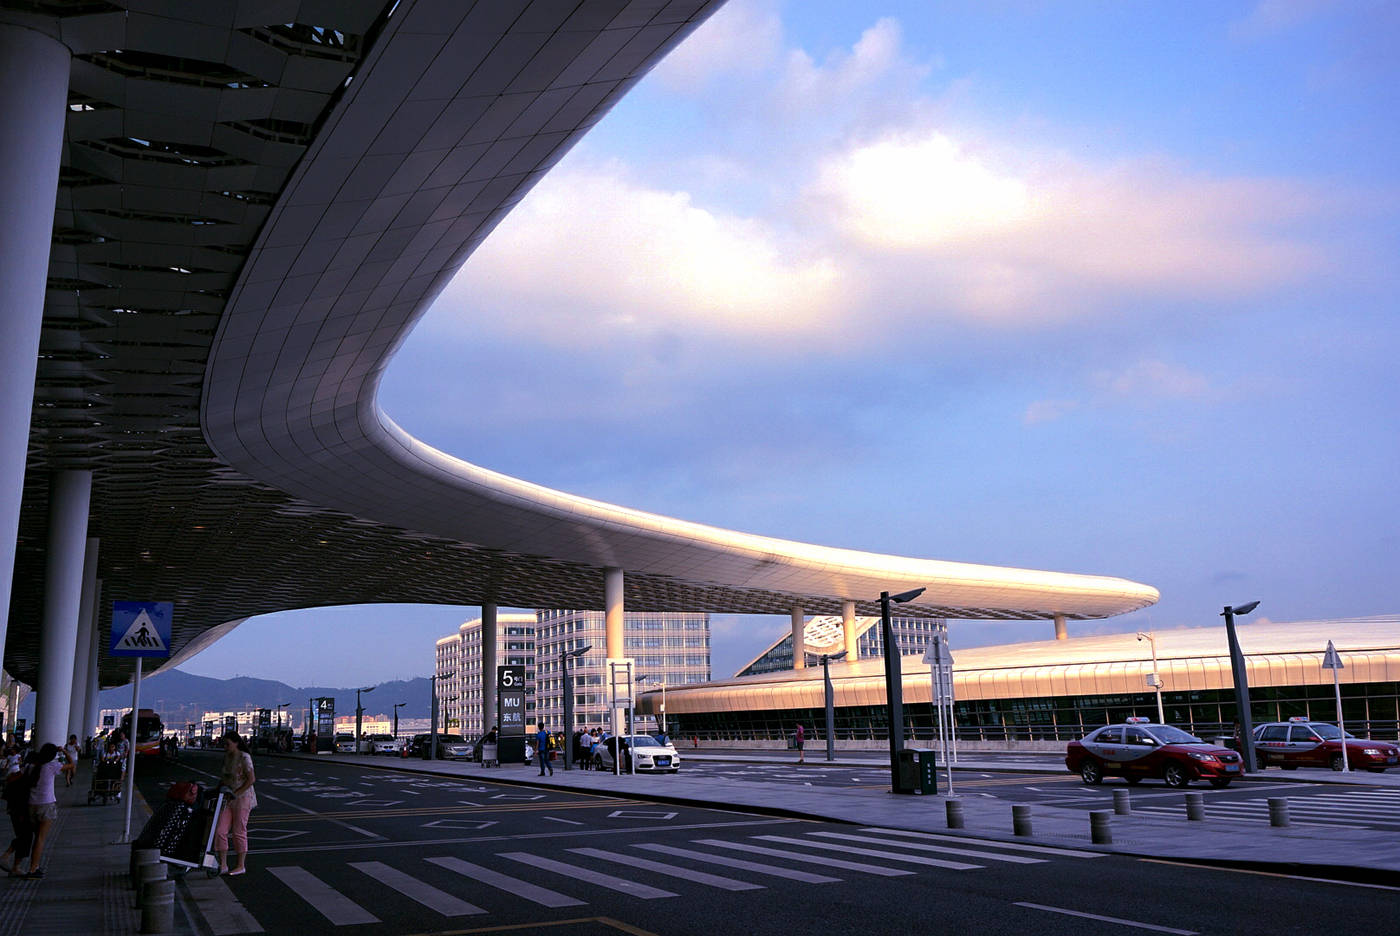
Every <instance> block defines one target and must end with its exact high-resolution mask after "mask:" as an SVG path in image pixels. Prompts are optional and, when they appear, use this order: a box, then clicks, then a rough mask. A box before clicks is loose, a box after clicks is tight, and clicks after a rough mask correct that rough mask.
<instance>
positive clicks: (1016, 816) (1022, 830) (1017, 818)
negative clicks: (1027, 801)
mask: <svg viewBox="0 0 1400 936" xmlns="http://www.w3.org/2000/svg"><path fill="white" fill-rule="evenodd" d="M1011 831H1012V833H1014V834H1016V835H1023V836H1029V835H1030V834H1031V808H1030V806H1027V805H1022V804H1017V805H1013V806H1012V807H1011Z"/></svg>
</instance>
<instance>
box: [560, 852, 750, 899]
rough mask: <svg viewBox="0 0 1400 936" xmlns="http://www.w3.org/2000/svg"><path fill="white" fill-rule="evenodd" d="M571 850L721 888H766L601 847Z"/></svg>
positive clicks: (731, 889)
mask: <svg viewBox="0 0 1400 936" xmlns="http://www.w3.org/2000/svg"><path fill="white" fill-rule="evenodd" d="M569 851H571V852H573V853H574V854H575V855H583V856H585V857H588V858H601V859H603V860H604V861H616V862H617V863H618V864H625V865H628V866H630V867H633V868H641V869H642V870H643V871H653V872H655V873H657V874H664V875H666V876H668V877H677V878H682V879H684V880H687V881H694V882H695V883H697V884H708V885H709V886H711V887H718V888H720V889H721V890H729V891H746V890H763V889H764V887H763V885H762V884H750V883H749V882H748V881H737V880H735V879H734V878H727V877H723V876H722V875H718V874H707V873H705V872H704V871H696V870H695V869H694V868H681V867H677V866H676V865H669V864H666V863H665V862H662V861H649V860H648V859H646V858H638V857H636V856H635V855H623V854H620V853H618V852H611V851H604V850H603V849H601V848H571V849H569Z"/></svg>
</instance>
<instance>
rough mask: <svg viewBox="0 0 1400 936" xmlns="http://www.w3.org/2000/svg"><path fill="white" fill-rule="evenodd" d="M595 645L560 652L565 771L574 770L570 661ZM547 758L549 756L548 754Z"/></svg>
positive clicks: (572, 689) (572, 688) (572, 692)
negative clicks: (562, 683) (562, 680)
mask: <svg viewBox="0 0 1400 936" xmlns="http://www.w3.org/2000/svg"><path fill="white" fill-rule="evenodd" d="M592 649H593V645H592V644H589V645H588V646H586V647H579V648H578V649H577V650H560V651H559V665H560V667H562V668H563V670H564V769H565V770H573V768H574V683H573V679H571V678H570V676H569V660H571V659H578V658H579V657H581V656H583V655H584V654H585V653H587V652H588V651H589V650H592ZM545 756H548V754H546V755H545Z"/></svg>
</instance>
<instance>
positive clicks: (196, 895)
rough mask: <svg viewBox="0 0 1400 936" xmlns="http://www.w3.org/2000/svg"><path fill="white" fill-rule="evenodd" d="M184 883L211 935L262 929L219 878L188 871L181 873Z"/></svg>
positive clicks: (260, 930)
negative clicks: (184, 873)
mask: <svg viewBox="0 0 1400 936" xmlns="http://www.w3.org/2000/svg"><path fill="white" fill-rule="evenodd" d="M185 886H186V887H188V888H189V892H190V897H191V899H193V901H194V905H195V909H196V910H198V911H199V914H200V915H201V916H202V917H204V922H205V923H206V924H208V926H209V931H210V932H211V933H212V934H213V936H234V934H235V933H261V932H263V928H262V926H261V925H260V924H259V923H258V921H257V920H256V919H254V918H253V915H252V914H251V913H249V912H248V911H247V910H246V909H244V907H243V904H241V903H240V902H239V901H238V898H237V897H234V896H233V891H231V890H229V887H228V884H227V883H225V881H224V879H223V878H217V877H215V878H211V877H206V876H204V875H202V874H189V875H186V876H185Z"/></svg>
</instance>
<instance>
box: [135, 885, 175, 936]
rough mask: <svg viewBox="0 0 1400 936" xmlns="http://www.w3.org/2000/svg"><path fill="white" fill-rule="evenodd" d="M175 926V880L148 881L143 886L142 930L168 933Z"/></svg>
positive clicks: (144, 931)
mask: <svg viewBox="0 0 1400 936" xmlns="http://www.w3.org/2000/svg"><path fill="white" fill-rule="evenodd" d="M174 928H175V882H174V881H165V880H162V881H147V882H146V883H145V884H144V885H142V887H141V932H143V933H168V932H170V931H171V930H172V929H174Z"/></svg>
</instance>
